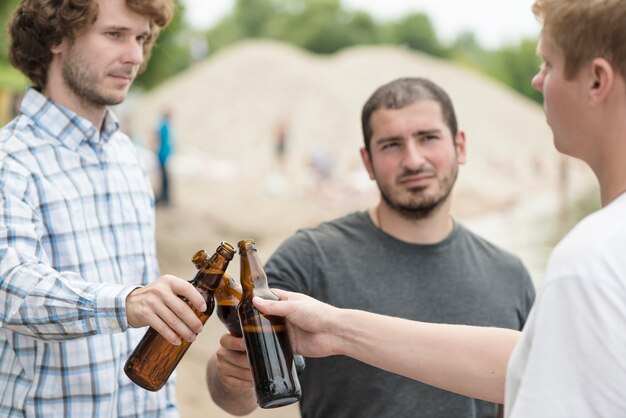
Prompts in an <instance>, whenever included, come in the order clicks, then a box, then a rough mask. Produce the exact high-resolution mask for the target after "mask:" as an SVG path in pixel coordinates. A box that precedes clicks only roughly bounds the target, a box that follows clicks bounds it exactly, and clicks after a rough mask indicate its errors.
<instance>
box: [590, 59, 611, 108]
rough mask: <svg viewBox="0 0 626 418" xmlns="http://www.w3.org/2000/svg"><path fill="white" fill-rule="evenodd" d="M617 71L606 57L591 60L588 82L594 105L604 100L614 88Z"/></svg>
mask: <svg viewBox="0 0 626 418" xmlns="http://www.w3.org/2000/svg"><path fill="white" fill-rule="evenodd" d="M614 82H615V71H614V70H613V67H612V66H611V64H610V63H609V62H608V61H607V60H606V59H604V58H594V59H593V61H591V76H590V79H589V83H588V95H589V100H590V101H591V104H592V105H595V104H598V103H601V102H603V101H604V100H605V99H606V97H607V96H608V95H609V93H610V92H611V90H612V89H613V83H614Z"/></svg>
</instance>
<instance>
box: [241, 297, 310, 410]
mask: <svg viewBox="0 0 626 418" xmlns="http://www.w3.org/2000/svg"><path fill="white" fill-rule="evenodd" d="M241 319H242V323H243V324H244V325H243V334H244V339H245V342H246V352H247V354H248V360H249V362H250V366H251V369H252V378H253V379H254V382H255V387H256V395H257V401H258V404H259V406H260V407H261V408H276V407H279V406H283V405H288V404H291V403H294V402H297V401H298V400H299V399H300V395H301V390H300V383H299V381H298V378H297V374H296V370H295V367H294V363H293V355H292V352H291V346H290V344H289V338H288V336H287V332H286V327H285V322H284V320H283V319H282V318H278V317H272V316H267V317H265V316H263V315H261V314H260V313H259V312H257V311H256V310H255V309H254V308H252V309H250V310H246V311H244V312H241ZM270 321H271V322H270ZM246 324H254V325H246ZM268 359H270V361H268Z"/></svg>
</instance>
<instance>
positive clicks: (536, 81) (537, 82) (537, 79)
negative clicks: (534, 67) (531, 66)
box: [530, 71, 543, 91]
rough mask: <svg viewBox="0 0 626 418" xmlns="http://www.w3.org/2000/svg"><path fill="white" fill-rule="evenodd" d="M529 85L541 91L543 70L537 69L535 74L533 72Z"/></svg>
mask: <svg viewBox="0 0 626 418" xmlns="http://www.w3.org/2000/svg"><path fill="white" fill-rule="evenodd" d="M530 85H531V86H532V87H533V88H534V89H535V90H538V91H542V90H543V71H539V72H538V73H537V74H535V76H534V77H533V78H532V80H531V82H530Z"/></svg>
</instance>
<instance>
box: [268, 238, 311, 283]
mask: <svg viewBox="0 0 626 418" xmlns="http://www.w3.org/2000/svg"><path fill="white" fill-rule="evenodd" d="M315 247H316V246H315V244H314V241H313V240H312V237H311V236H310V234H309V233H308V232H306V231H304V230H300V231H298V232H296V233H295V234H294V235H293V236H291V237H290V238H288V239H287V240H286V241H285V242H283V243H282V244H281V245H280V246H279V247H278V249H277V250H276V251H275V252H274V253H273V254H272V256H271V257H270V259H269V260H268V261H267V263H266V264H265V272H266V274H267V278H268V282H269V284H270V287H276V288H279V289H284V290H289V291H292V292H300V293H306V294H309V293H310V289H311V286H312V283H311V278H312V277H313V276H315V275H316V272H317V271H318V269H319V266H318V265H317V264H316V263H315V261H314V260H315V259H316V257H315V253H316V250H315Z"/></svg>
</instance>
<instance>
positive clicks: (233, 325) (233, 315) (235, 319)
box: [217, 304, 243, 338]
mask: <svg viewBox="0 0 626 418" xmlns="http://www.w3.org/2000/svg"><path fill="white" fill-rule="evenodd" d="M217 317H218V318H219V319H220V321H222V323H223V324H224V326H225V327H226V328H227V329H228V332H230V334H231V335H234V336H235V337H239V338H241V337H243V333H242V332H241V325H239V316H238V315H237V305H229V304H218V305H217Z"/></svg>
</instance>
